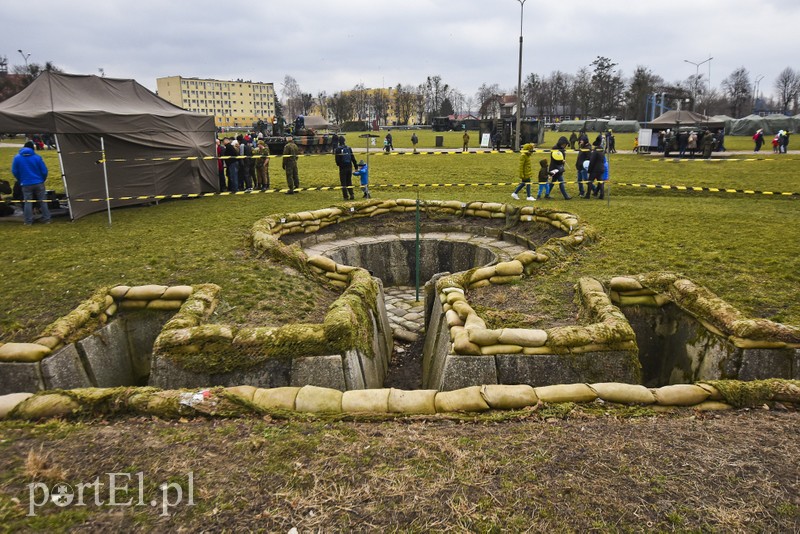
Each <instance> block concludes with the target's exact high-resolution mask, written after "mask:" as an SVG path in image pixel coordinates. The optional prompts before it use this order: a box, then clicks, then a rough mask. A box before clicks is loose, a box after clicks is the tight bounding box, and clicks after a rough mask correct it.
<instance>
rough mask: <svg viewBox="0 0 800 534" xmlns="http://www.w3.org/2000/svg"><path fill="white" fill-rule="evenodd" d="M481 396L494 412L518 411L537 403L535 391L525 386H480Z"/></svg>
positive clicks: (537, 398)
mask: <svg viewBox="0 0 800 534" xmlns="http://www.w3.org/2000/svg"><path fill="white" fill-rule="evenodd" d="M481 395H482V396H483V399H484V400H485V401H486V404H488V405H489V407H490V408H492V409H494V410H518V409H520V408H525V407H526V406H534V405H536V403H538V402H539V397H537V396H536V391H535V390H534V389H533V388H532V387H531V386H529V385H527V384H519V385H500V384H488V385H485V386H481Z"/></svg>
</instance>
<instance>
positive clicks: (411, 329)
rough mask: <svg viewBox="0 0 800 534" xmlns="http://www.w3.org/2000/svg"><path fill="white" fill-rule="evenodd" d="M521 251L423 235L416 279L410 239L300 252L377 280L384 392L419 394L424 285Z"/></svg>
mask: <svg viewBox="0 0 800 534" xmlns="http://www.w3.org/2000/svg"><path fill="white" fill-rule="evenodd" d="M526 249H527V248H526V247H522V246H521V245H517V244H516V243H508V242H505V241H500V240H496V239H493V238H489V237H483V236H474V235H472V234H468V233H461V232H450V233H447V234H446V235H442V234H424V233H423V234H420V240H419V278H417V242H416V239H415V238H405V237H404V236H400V235H397V234H395V235H383V236H373V237H370V238H349V239H342V240H334V241H327V242H323V243H316V244H314V245H313V246H312V247H309V248H307V249H306V253H307V254H309V255H313V254H320V255H324V256H327V257H329V258H330V259H332V260H333V261H335V262H337V263H341V264H345V265H352V266H354V267H361V268H364V269H366V270H368V271H369V272H370V273H371V274H372V275H373V276H374V277H376V278H379V279H380V280H381V281H382V283H383V286H384V301H385V304H386V314H387V317H388V319H389V323H390V325H391V328H392V336H393V338H394V347H393V351H392V356H391V360H390V363H389V370H388V372H387V375H386V378H385V380H384V387H395V388H398V389H421V388H422V384H423V376H422V367H423V366H422V360H423V347H424V344H425V334H426V328H425V327H426V317H427V316H428V313H426V309H427V306H426V303H425V301H424V298H425V297H424V295H425V288H424V286H425V285H426V284H427V283H428V281H430V280H431V279H432V278H433V277H434V276H435V275H437V274H440V273H455V272H461V271H466V270H469V269H472V268H473V267H482V266H485V265H490V264H493V263H496V262H498V261H506V260H508V259H510V258H511V257H512V256H513V255H515V254H518V253H519V252H521V251H523V250H526ZM417 280H419V289H418V290H417ZM417 298H419V300H417Z"/></svg>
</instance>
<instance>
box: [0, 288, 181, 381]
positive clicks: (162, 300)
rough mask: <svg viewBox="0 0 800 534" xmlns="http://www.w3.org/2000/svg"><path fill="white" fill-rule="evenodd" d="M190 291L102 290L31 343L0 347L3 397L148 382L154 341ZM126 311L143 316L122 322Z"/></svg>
mask: <svg viewBox="0 0 800 534" xmlns="http://www.w3.org/2000/svg"><path fill="white" fill-rule="evenodd" d="M193 290H194V289H193V288H192V287H191V286H173V287H167V286H158V285H146V286H135V287H130V286H116V287H113V288H110V289H109V288H101V289H99V290H97V291H96V292H95V293H94V294H93V295H92V296H91V297H90V298H88V299H87V300H85V301H84V302H83V303H81V304H80V305H79V306H78V307H77V308H75V309H74V310H73V311H71V312H70V313H69V314H67V315H65V316H64V317H61V318H59V319H57V320H56V321H54V322H53V323H52V324H50V325H49V326H47V327H46V328H45V329H44V331H43V332H42V333H41V335H40V336H39V337H38V338H37V339H36V340H35V341H34V342H32V343H5V344H0V394H2V393H13V392H21V391H38V390H41V389H54V388H63V389H69V388H77V387H89V386H101V387H103V386H114V385H133V384H138V383H141V382H142V381H146V379H147V375H148V374H149V366H150V363H149V359H150V358H149V357H150V352H151V348H152V345H153V340H154V339H155V337H156V335H157V334H158V332H159V331H160V330H161V326H162V325H163V323H164V321H165V320H166V319H167V318H168V316H169V313H165V312H170V313H171V312H173V311H175V310H177V309H178V308H180V307H181V305H183V303H184V301H185V300H186V299H187V298H188V297H189V295H190V294H191V293H192V291H193ZM121 311H130V312H134V311H138V312H144V313H128V314H124V317H119V318H118V316H119V315H120V312H121Z"/></svg>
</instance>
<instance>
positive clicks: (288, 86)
mask: <svg viewBox="0 0 800 534" xmlns="http://www.w3.org/2000/svg"><path fill="white" fill-rule="evenodd" d="M281 96H282V97H283V98H282V101H283V110H284V113H285V116H286V117H289V118H294V117H297V116H298V115H302V114H303V93H302V91H301V90H300V84H298V83H297V80H295V79H294V78H293V77H292V76H289V75H288V74H287V75H286V76H285V77H284V78H283V83H282V84H281Z"/></svg>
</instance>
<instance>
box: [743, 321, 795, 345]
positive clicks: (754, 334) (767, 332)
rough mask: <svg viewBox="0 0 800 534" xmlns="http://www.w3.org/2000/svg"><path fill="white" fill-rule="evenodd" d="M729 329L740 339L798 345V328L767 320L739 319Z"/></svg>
mask: <svg viewBox="0 0 800 534" xmlns="http://www.w3.org/2000/svg"><path fill="white" fill-rule="evenodd" d="M730 329H731V332H732V333H733V334H734V335H735V336H737V337H740V338H745V339H753V340H756V339H758V340H770V341H783V342H786V343H800V328H798V327H796V326H791V325H785V324H781V323H775V322H773V321H770V320H768V319H739V320H737V321H733V322H732V323H731V324H730Z"/></svg>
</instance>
